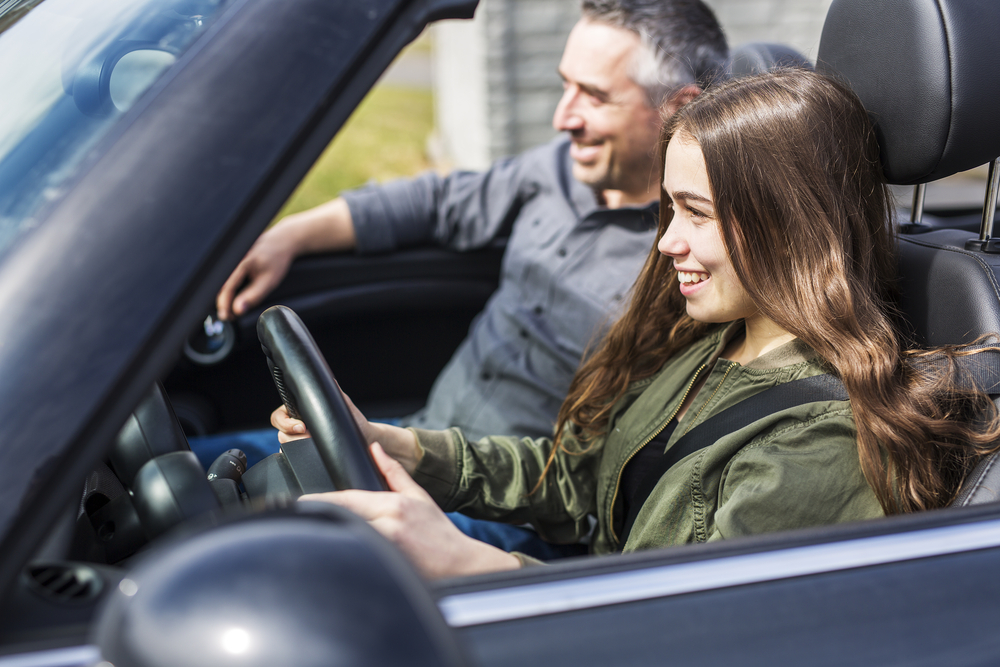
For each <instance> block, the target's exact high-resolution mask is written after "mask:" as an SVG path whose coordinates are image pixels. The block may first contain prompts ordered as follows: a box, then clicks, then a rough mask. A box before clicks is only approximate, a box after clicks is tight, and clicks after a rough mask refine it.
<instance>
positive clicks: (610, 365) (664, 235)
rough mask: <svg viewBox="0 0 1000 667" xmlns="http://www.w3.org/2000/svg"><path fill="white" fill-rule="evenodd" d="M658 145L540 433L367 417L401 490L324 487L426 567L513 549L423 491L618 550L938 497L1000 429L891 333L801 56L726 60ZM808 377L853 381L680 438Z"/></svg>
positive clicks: (841, 154) (881, 196)
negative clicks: (771, 68) (653, 187)
mask: <svg viewBox="0 0 1000 667" xmlns="http://www.w3.org/2000/svg"><path fill="white" fill-rule="evenodd" d="M661 147H662V148H661V154H662V155H663V156H664V161H663V168H662V171H661V183H662V186H663V187H662V190H661V215H660V223H659V237H658V243H657V245H656V246H655V247H653V248H652V249H651V251H650V253H649V255H648V257H647V260H646V264H645V266H644V268H643V271H642V273H641V275H640V277H639V280H638V281H637V283H636V285H635V287H634V289H633V293H632V296H631V300H630V304H629V307H628V309H627V311H626V313H625V315H624V316H623V317H622V318H621V319H620V320H619V321H618V322H617V323H615V325H614V326H613V327H612V328H611V330H610V332H609V334H608V335H607V336H606V337H605V338H604V340H603V341H601V342H600V344H599V345H598V346H597V348H596V350H595V351H594V353H593V354H592V355H590V356H589V358H588V359H587V360H586V361H585V363H584V364H583V365H582V366H581V367H580V368H579V369H578V371H577V373H576V376H575V378H574V380H573V383H572V385H571V388H570V392H569V395H568V396H567V398H566V401H565V402H564V403H563V406H562V408H561V411H560V413H559V418H558V423H557V425H556V430H555V435H554V437H553V438H542V439H530V438H518V437H514V436H493V437H488V438H484V439H482V440H479V441H476V442H470V441H469V440H467V439H466V438H465V437H464V435H463V434H462V433H461V431H460V430H458V429H450V430H448V431H422V430H420V429H410V430H403V429H398V428H395V427H390V426H386V425H377V424H369V423H367V422H364V421H363V418H362V429H363V431H364V432H365V434H366V437H367V438H368V440H369V442H372V441H376V440H377V441H378V442H379V443H381V445H382V446H383V448H384V449H385V451H386V452H387V453H388V454H389V455H390V456H391V457H392V458H394V459H396V461H399V464H397V463H396V462H395V461H392V459H390V458H388V457H385V456H384V455H383V454H382V453H381V450H378V451H377V455H376V460H377V461H378V462H379V465H380V467H382V469H383V472H385V474H386V478H387V479H388V481H389V484H390V487H392V488H393V490H394V491H396V492H397V493H396V494H374V495H373V494H371V493H367V492H361V491H345V492H337V493H333V494H328V495H326V496H325V497H324V499H326V500H329V501H331V502H336V503H339V504H342V505H345V506H347V507H348V508H349V509H352V510H354V511H356V512H358V513H360V514H361V515H362V516H364V517H365V518H367V519H368V520H369V521H371V522H372V525H374V526H375V527H376V528H378V529H380V530H382V531H383V532H384V533H385V534H386V535H388V536H389V537H390V539H392V540H393V541H395V542H396V543H397V544H398V545H399V546H400V547H401V548H402V549H403V550H404V551H405V552H406V553H408V554H409V555H410V557H411V558H412V559H413V560H414V561H415V562H416V563H417V565H418V567H420V569H421V570H422V571H424V572H425V573H426V574H429V575H431V576H446V575H457V574H463V573H466V574H467V573H473V572H480V571H485V570H490V569H501V568H508V567H516V566H517V563H518V561H517V560H515V559H513V558H511V557H510V555H509V554H506V553H503V552H502V551H499V550H497V549H495V548H492V547H488V545H485V544H483V543H479V542H475V541H474V540H471V538H468V537H467V536H464V535H462V534H461V533H458V531H457V529H455V528H454V527H453V526H450V524H449V523H448V521H447V519H446V518H445V517H444V515H443V514H442V513H441V512H440V510H439V509H438V508H437V507H434V505H435V503H436V504H437V505H438V506H440V507H441V508H443V509H444V510H446V511H462V512H465V513H467V514H469V515H470V516H473V517H475V518H480V519H491V520H498V521H507V522H511V523H523V522H529V521H530V522H531V523H532V524H533V525H534V526H535V527H536V528H537V529H538V531H539V533H540V534H541V535H542V536H543V537H545V538H546V539H548V540H551V541H554V542H567V543H569V542H574V541H576V540H578V539H579V538H580V537H581V536H583V535H585V534H587V533H590V537H591V541H590V546H591V551H592V552H593V553H609V552H613V551H634V550H638V549H649V548H655V547H662V546H667V545H673V544H683V543H688V542H704V541H711V540H718V539H724V538H731V537H735V536H740V535H750V534H759V533H764V532H769V531H775V530H784V529H792V528H801V527H806V526H818V525H824V524H832V523H838V522H844V521H857V520H861V519H866V518H873V517H878V516H883V515H884V514H886V513H893V512H900V511H913V510H919V509H926V508H931V507H940V506H943V505H945V504H947V503H948V502H949V501H950V500H951V499H952V498H953V497H954V495H955V494H956V493H957V491H958V488H959V485H960V484H961V482H962V479H963V478H964V476H965V474H966V472H967V471H968V470H969V469H970V468H971V466H972V465H973V463H974V462H975V461H976V459H977V457H978V456H979V455H981V454H983V453H985V452H987V451H990V450H991V449H992V447H993V445H992V443H993V442H995V441H996V439H997V437H998V436H1000V420H998V417H997V410H996V408H995V406H994V405H993V403H992V401H991V400H990V399H989V397H988V396H986V395H985V394H982V393H980V392H978V391H977V390H975V389H971V388H969V387H970V385H969V384H967V383H965V384H963V383H961V382H959V377H958V376H959V371H958V370H957V365H956V363H955V359H956V358H957V357H959V356H962V355H964V354H969V353H970V352H968V351H966V350H961V349H937V350H932V351H907V350H906V348H905V339H904V338H903V336H902V335H901V334H900V333H899V330H898V328H897V323H896V321H895V319H894V307H893V282H894V272H895V262H894V247H895V246H894V241H893V238H892V231H891V226H890V221H891V220H892V217H891V216H892V205H891V200H890V198H889V195H888V190H887V188H886V186H885V183H884V181H883V178H882V173H881V166H880V164H879V149H878V145H877V143H876V141H875V137H874V133H873V131H872V128H871V124H870V121H869V119H868V115H867V113H866V112H865V109H864V108H863V107H862V105H861V103H860V101H859V100H858V99H857V97H856V96H855V95H854V94H853V93H852V92H851V91H850V90H849V89H847V88H846V87H845V86H843V85H841V84H839V83H837V82H836V81H832V80H830V79H827V78H825V77H823V76H821V75H819V74H816V73H813V72H808V71H803V70H787V71H780V72H774V73H769V74H765V75H760V76H757V77H749V78H744V79H737V80H733V81H729V82H727V83H725V84H722V85H720V86H719V87H717V88H715V89H712V90H709V91H708V92H706V93H704V94H702V95H701V96H699V97H698V98H697V99H695V100H694V101H693V102H691V103H690V104H688V105H687V106H685V107H684V108H683V109H681V110H680V111H679V112H677V114H676V115H674V116H673V118H671V119H670V120H669V121H667V123H666V125H665V128H664V132H663V135H662V142H661ZM819 376H832V378H826V379H824V380H823V381H824V382H825V381H827V380H830V381H833V382H836V381H839V382H840V383H842V386H843V388H844V389H846V394H847V396H848V397H849V399H850V400H844V396H843V394H837V395H826V396H824V397H821V398H815V397H813V398H811V399H810V400H809V402H798V403H794V404H787V405H783V406H781V407H775V405H774V401H773V400H772V399H770V398H768V402H767V405H768V410H769V411H770V414H765V415H763V416H758V418H756V419H755V420H754V421H752V422H751V423H749V424H744V425H741V426H737V427H735V428H734V429H731V430H729V431H727V432H725V433H722V434H721V435H714V436H713V437H712V439H711V440H709V441H708V442H706V443H704V445H705V446H702V447H701V448H700V449H697V450H696V451H693V453H688V455H686V456H685V455H676V456H675V452H674V450H675V449H676V450H678V451H684V452H688V450H687V449H686V448H682V447H679V446H678V443H680V442H681V440H683V439H684V438H685V436H686V435H687V434H688V433H689V432H691V431H692V430H693V429H695V428H696V427H700V426H701V425H703V424H707V422H709V420H712V419H713V418H714V417H715V416H717V415H721V414H722V413H724V412H725V411H727V410H728V409H729V408H732V407H734V406H737V405H739V404H741V403H743V402H744V401H748V400H752V399H756V400H758V401H759V400H760V399H761V398H766V397H765V396H764V392H768V391H770V390H771V389H772V388H776V389H782V388H783V387H784V389H785V390H789V389H790V388H792V389H793V393H794V391H799V390H798V388H799V387H802V386H803V385H804V384H805V383H807V382H810V381H813V380H815V379H816V378H817V377H819ZM799 381H803V383H802V384H797V385H791V383H792V382H799ZM768 396H773V394H769V395H768ZM276 415H277V417H276V419H275V421H274V423H275V426H277V427H278V428H279V429H282V430H283V431H285V432H288V429H289V425H290V424H291V422H289V421H287V417H285V416H283V415H282V414H280V410H279V412H277V413H276ZM400 464H401V465H402V467H400ZM404 469H405V472H404ZM407 472H408V473H410V475H412V477H413V479H410V477H409V476H407V475H406V473H407ZM414 480H415V481H416V482H417V484H414ZM418 484H419V486H418ZM421 486H422V487H423V488H422V489H421V488H420V487H421ZM593 516H596V517H597V526H596V528H594V529H593V530H591V522H590V517H593ZM518 558H519V559H520V561H521V562H522V563H524V562H526V559H525V558H524V557H523V556H518Z"/></svg>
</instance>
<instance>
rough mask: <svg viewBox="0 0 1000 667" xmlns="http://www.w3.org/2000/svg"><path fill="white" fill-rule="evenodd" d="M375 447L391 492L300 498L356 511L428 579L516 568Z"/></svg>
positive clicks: (509, 557)
mask: <svg viewBox="0 0 1000 667" xmlns="http://www.w3.org/2000/svg"><path fill="white" fill-rule="evenodd" d="M371 451H372V457H373V458H374V459H375V463H376V465H378V467H379V470H381V471H382V475H383V476H384V477H385V479H386V482H388V483H389V489H390V491H357V490H352V491H334V492H331V493H317V494H312V495H306V496H302V497H301V498H299V500H320V501H324V502H328V503H333V504H334V505H339V506H341V507H343V508H345V509H348V510H350V511H351V512H354V513H355V514H357V515H358V516H360V517H361V518H362V519H364V520H366V521H367V522H368V523H369V524H371V526H372V527H373V528H375V530H377V531H379V532H380V533H382V535H384V536H385V537H386V538H388V539H389V540H390V541H391V542H393V543H394V544H395V545H396V546H397V547H399V549H400V550H401V551H402V552H403V553H404V554H406V556H407V557H408V558H409V559H410V561H411V562H412V563H413V564H414V565H415V566H416V568H417V570H418V571H419V572H420V573H421V574H422V575H423V576H424V577H426V578H428V579H440V578H443V577H459V576H467V575H472V574H482V573H484V572H498V571H500V570H516V569H517V568H519V567H520V566H521V562H520V561H519V560H518V559H517V558H516V557H515V556H512V555H511V554H509V553H507V552H505V551H502V550H501V549H497V548H496V547H493V546H490V545H489V544H486V543H485V542H480V541H478V540H474V539H472V538H471V537H469V536H468V535H465V534H464V533H462V531H460V530H459V529H458V528H456V527H455V524H453V523H452V522H451V520H449V519H448V517H447V516H445V514H444V512H442V511H441V510H440V508H438V506H437V505H436V504H435V503H434V500H433V499H432V498H431V497H430V496H429V495H428V494H427V492H426V491H424V490H423V489H422V488H421V487H420V486H419V485H418V484H417V483H416V482H414V481H413V479H412V478H411V477H410V476H409V474H407V472H406V471H405V470H404V469H403V467H402V466H401V465H400V464H399V463H397V462H396V461H395V460H394V459H393V458H392V457H390V456H389V455H387V454H386V453H385V452H384V451H382V447H381V446H379V444H378V443H374V444H372V446H371Z"/></svg>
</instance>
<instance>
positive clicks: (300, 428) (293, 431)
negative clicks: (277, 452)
mask: <svg viewBox="0 0 1000 667" xmlns="http://www.w3.org/2000/svg"><path fill="white" fill-rule="evenodd" d="M271 426H273V427H274V428H276V429H278V442H280V443H281V444H285V443H286V442H291V441H292V440H300V439H301V438H308V437H309V430H308V429H307V428H306V425H305V424H304V423H303V422H302V420H301V419H294V418H292V417H289V416H288V409H287V408H285V406H284V405H279V406H278V408H277V409H276V410H275V411H274V412H272V413H271Z"/></svg>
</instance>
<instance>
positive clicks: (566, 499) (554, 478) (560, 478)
mask: <svg viewBox="0 0 1000 667" xmlns="http://www.w3.org/2000/svg"><path fill="white" fill-rule="evenodd" d="M413 431H414V433H416V435H417V441H418V443H419V444H420V447H421V448H422V449H423V456H422V458H421V461H420V464H419V465H418V466H417V470H416V472H415V473H414V479H415V480H416V481H417V482H418V483H419V484H420V485H421V486H423V487H424V488H425V489H426V490H427V491H428V492H429V493H430V494H431V496H432V497H433V498H434V500H435V501H436V502H437V503H438V505H440V506H441V508H442V509H443V510H444V511H446V512H455V511H461V512H463V513H464V514H467V515H469V516H471V517H473V518H477V519H487V520H491V521H503V522H506V523H515V524H518V523H531V524H532V525H533V526H534V527H535V528H536V529H537V530H538V532H539V534H540V535H541V536H542V537H543V538H544V539H546V540H548V541H550V542H556V543H572V542H577V541H579V539H580V538H581V537H583V536H584V535H586V534H588V533H589V532H590V521H589V519H588V515H592V514H595V513H596V475H597V466H598V463H599V459H600V444H601V443H599V442H598V443H595V444H594V445H593V446H592V447H590V448H589V449H584V448H581V447H580V446H579V443H578V442H577V441H576V440H575V439H574V438H572V437H569V438H567V440H566V445H567V447H568V448H569V449H570V451H573V452H580V453H574V454H570V453H567V452H566V451H563V450H562V449H560V450H559V451H558V452H557V453H556V457H555V461H554V462H553V465H552V469H551V470H549V472H548V474H547V475H546V476H545V480H544V483H543V484H542V485H541V486H540V487H539V488H538V489H537V490H534V492H533V489H534V487H535V484H536V483H537V481H538V479H539V477H540V476H541V474H542V470H543V469H544V468H545V463H546V461H547V460H548V457H549V454H550V452H551V451H552V447H553V443H552V440H551V439H549V438H539V439H531V438H517V437H515V436H491V437H487V438H483V439H482V440H479V441H475V442H470V441H468V440H466V438H465V436H464V435H463V434H462V432H461V431H460V430H459V429H456V428H452V429H448V430H447V431H425V430H422V429H413Z"/></svg>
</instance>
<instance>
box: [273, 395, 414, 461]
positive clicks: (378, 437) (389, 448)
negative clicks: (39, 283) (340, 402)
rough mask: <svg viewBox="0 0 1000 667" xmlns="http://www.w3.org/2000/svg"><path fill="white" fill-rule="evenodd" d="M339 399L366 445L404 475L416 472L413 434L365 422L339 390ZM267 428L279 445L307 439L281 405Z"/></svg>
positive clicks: (302, 426)
mask: <svg viewBox="0 0 1000 667" xmlns="http://www.w3.org/2000/svg"><path fill="white" fill-rule="evenodd" d="M338 388H339V385H338ZM341 395H342V396H343V397H344V402H345V403H346V404H347V407H348V408H349V409H350V411H351V416H352V417H354V421H355V422H356V423H357V425H358V428H359V429H361V435H363V436H364V438H365V441H366V442H367V444H369V445H371V444H372V443H373V442H379V443H381V444H382V446H383V449H384V451H385V452H386V453H388V454H389V455H390V456H391V457H392V458H394V459H396V461H398V462H399V463H400V464H401V465H402V466H403V468H404V469H405V470H406V472H407V473H408V474H410V475H412V474H413V471H414V470H416V469H417V463H419V462H420V454H421V450H420V448H419V447H418V446H417V439H416V437H415V436H414V435H413V433H412V432H411V431H408V430H406V429H404V428H400V427H398V426H393V425H391V424H382V423H380V422H370V421H368V419H367V418H366V417H365V415H364V414H363V413H362V412H361V410H359V409H358V407H357V406H356V405H354V401H352V400H351V397H350V396H348V395H347V394H346V393H344V392H343V390H341ZM271 425H272V426H273V427H274V428H276V429H278V441H279V442H282V443H285V442H289V441H291V440H298V439H299V438H308V437H310V436H309V430H308V429H307V428H306V425H305V424H304V423H302V421H301V420H299V419H294V418H292V417H290V416H288V410H286V409H285V406H284V405H281V406H278V408H277V409H276V410H275V411H274V412H272V413H271Z"/></svg>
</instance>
